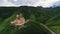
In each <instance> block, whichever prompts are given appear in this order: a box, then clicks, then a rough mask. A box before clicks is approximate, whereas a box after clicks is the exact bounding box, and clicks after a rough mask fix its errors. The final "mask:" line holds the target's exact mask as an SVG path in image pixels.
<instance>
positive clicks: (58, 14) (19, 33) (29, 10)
mask: <svg viewBox="0 0 60 34" xmlns="http://www.w3.org/2000/svg"><path fill="white" fill-rule="evenodd" d="M17 13H22V14H23V16H24V17H25V19H29V20H30V21H29V22H28V23H26V24H25V27H23V28H21V29H20V30H19V29H17V28H15V27H11V26H10V21H12V20H14V19H15V18H16V17H15V15H16V14H17ZM40 23H42V24H44V25H46V26H47V27H49V28H50V29H51V30H53V31H54V32H55V33H57V34H59V28H60V8H59V7H55V8H52V7H50V8H42V7H28V6H21V7H0V33H1V34H51V32H49V31H48V30H47V29H46V28H44V27H43V26H42V25H40ZM55 26H56V27H55Z"/></svg>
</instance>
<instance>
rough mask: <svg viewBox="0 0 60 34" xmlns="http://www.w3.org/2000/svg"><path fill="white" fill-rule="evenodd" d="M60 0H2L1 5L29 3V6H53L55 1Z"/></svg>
mask: <svg viewBox="0 0 60 34" xmlns="http://www.w3.org/2000/svg"><path fill="white" fill-rule="evenodd" d="M58 1H60V0H3V2H2V1H1V4H0V6H21V5H28V6H43V7H50V6H53V5H54V3H56V2H58Z"/></svg>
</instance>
